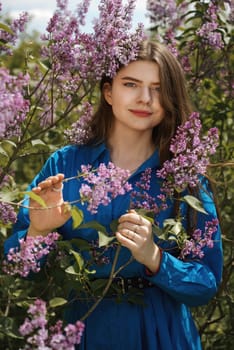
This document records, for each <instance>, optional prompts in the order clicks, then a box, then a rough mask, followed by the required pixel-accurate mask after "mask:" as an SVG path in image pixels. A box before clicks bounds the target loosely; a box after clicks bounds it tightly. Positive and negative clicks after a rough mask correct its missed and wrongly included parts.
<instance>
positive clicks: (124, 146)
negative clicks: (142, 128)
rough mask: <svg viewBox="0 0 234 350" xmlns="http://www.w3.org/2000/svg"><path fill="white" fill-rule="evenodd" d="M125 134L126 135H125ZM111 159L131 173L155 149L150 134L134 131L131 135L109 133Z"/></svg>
mask: <svg viewBox="0 0 234 350" xmlns="http://www.w3.org/2000/svg"><path fill="white" fill-rule="evenodd" d="M125 136H126V137H125ZM108 145H109V148H110V155H111V161H112V162H113V163H114V164H115V165H116V166H118V167H120V168H122V169H128V170H129V171H130V172H131V173H133V172H134V171H135V170H136V169H137V168H138V167H139V166H140V165H141V164H142V163H144V161H146V160H147V159H148V158H149V157H150V156H151V155H152V154H153V152H154V151H155V146H154V144H153V142H152V139H151V135H150V137H149V134H148V135H147V134H141V135H139V133H135V134H133V135H129V133H128V134H127V135H123V134H122V135H121V137H117V135H111V137H110V138H109V140H108Z"/></svg>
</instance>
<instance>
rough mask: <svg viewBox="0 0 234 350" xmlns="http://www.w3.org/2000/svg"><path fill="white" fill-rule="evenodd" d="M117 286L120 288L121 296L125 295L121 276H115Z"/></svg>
mask: <svg viewBox="0 0 234 350" xmlns="http://www.w3.org/2000/svg"><path fill="white" fill-rule="evenodd" d="M115 279H116V281H117V284H118V286H120V288H121V292H122V294H126V292H127V291H126V288H125V283H124V278H123V277H122V276H117V277H116V278H115Z"/></svg>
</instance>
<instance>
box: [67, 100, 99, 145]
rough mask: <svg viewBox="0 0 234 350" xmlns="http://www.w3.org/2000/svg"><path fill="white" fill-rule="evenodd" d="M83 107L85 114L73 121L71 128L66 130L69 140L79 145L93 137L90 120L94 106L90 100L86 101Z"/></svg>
mask: <svg viewBox="0 0 234 350" xmlns="http://www.w3.org/2000/svg"><path fill="white" fill-rule="evenodd" d="M81 109H82V113H83V114H82V115H81V116H80V118H79V119H78V121H77V122H75V123H73V124H72V125H71V128H70V129H67V130H65V131H64V134H65V137H66V138H67V139H68V141H69V142H71V143H74V144H77V145H82V144H85V143H87V142H88V141H89V140H90V138H91V137H92V133H91V128H90V127H89V122H90V120H91V119H92V117H93V107H92V105H91V104H90V103H89V102H85V103H84V104H83V105H82V106H81Z"/></svg>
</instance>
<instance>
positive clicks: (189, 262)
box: [144, 179, 223, 306]
mask: <svg viewBox="0 0 234 350" xmlns="http://www.w3.org/2000/svg"><path fill="white" fill-rule="evenodd" d="M200 197H201V201H202V203H203V206H204V208H205V210H206V211H207V213H208V214H207V215H205V214H202V213H199V214H198V217H197V228H199V229H201V230H202V232H204V228H205V223H206V222H207V221H211V220H212V219H214V218H217V214H216V208H215V205H214V201H213V198H212V194H211V191H210V189H209V185H208V182H207V181H206V180H205V179H203V180H202V190H201V193H200ZM212 239H213V241H214V246H213V248H208V247H205V248H204V249H203V251H204V257H203V258H198V257H195V258H193V259H192V258H191V257H189V256H188V259H186V260H185V261H183V260H180V259H178V258H177V257H174V256H172V255H171V254H170V253H169V252H167V251H164V252H163V254H162V260H161V265H160V269H159V271H158V273H157V274H155V275H154V276H148V275H146V274H145V278H147V279H150V280H151V282H152V283H154V284H156V285H157V286H158V287H159V288H161V289H162V290H163V291H165V292H166V293H168V294H169V295H171V296H172V297H173V298H175V299H176V300H177V301H179V302H182V303H184V304H187V305H189V306H197V305H202V304H206V303H207V302H208V301H209V300H210V299H211V298H212V297H213V296H214V295H215V293H216V292H217V289H218V286H219V284H220V281H221V276H222V267H223V258H222V243H221V232H220V227H218V229H217V231H216V232H215V233H214V234H213V236H212ZM144 273H145V272H144Z"/></svg>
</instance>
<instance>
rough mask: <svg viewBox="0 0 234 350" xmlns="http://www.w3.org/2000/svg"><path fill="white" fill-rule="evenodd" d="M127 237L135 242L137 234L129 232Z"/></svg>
mask: <svg viewBox="0 0 234 350" xmlns="http://www.w3.org/2000/svg"><path fill="white" fill-rule="evenodd" d="M127 235H128V237H129V238H130V239H131V240H132V241H133V240H134V237H135V235H136V233H135V232H133V231H130V230H128V232H127Z"/></svg>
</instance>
